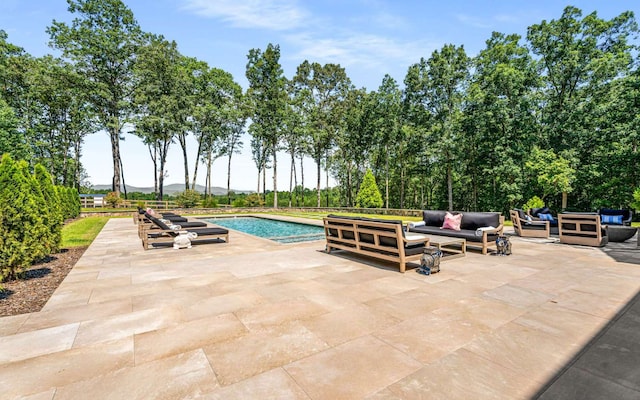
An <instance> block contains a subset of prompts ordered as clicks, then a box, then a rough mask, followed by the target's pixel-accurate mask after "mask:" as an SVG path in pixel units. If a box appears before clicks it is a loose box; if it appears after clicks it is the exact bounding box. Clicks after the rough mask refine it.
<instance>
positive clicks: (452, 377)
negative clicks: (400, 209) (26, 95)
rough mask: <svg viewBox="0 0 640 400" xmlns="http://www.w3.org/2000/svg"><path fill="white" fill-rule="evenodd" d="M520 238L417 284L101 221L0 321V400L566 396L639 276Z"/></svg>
mask: <svg viewBox="0 0 640 400" xmlns="http://www.w3.org/2000/svg"><path fill="white" fill-rule="evenodd" d="M512 242H513V251H514V254H513V255H512V256H509V257H496V256H491V255H487V256H483V255H481V254H480V253H479V252H476V251H473V250H472V251H470V252H469V253H468V254H467V256H466V257H464V258H459V259H455V260H449V261H445V262H443V263H442V265H441V267H442V270H441V272H440V273H438V274H436V275H431V276H424V275H420V274H417V273H415V271H413V270H409V271H408V272H407V273H405V274H401V273H399V272H398V270H397V268H396V267H395V266H393V265H390V264H385V263H379V262H377V261H375V260H372V259H369V258H364V257H359V256H354V255H351V254H348V253H341V252H336V253H332V254H330V255H329V254H325V253H324V251H323V250H324V242H317V241H316V242H308V243H302V244H277V243H274V242H271V241H268V240H263V239H259V238H255V237H252V236H248V235H245V234H241V233H237V232H231V235H230V243H228V244H226V243H224V244H209V245H199V246H194V247H193V248H192V249H183V250H173V249H154V250H149V251H144V250H142V246H141V243H140V240H139V239H138V237H137V230H136V226H135V225H133V224H132V222H131V219H111V220H110V221H109V222H108V223H107V225H106V226H105V228H104V229H103V230H102V232H101V233H100V234H99V235H98V237H97V239H96V240H95V241H94V243H93V244H92V245H91V246H90V247H89V249H88V250H87V251H86V252H85V254H84V256H83V257H82V258H81V259H80V260H79V262H78V264H77V265H76V266H75V267H74V268H73V270H72V271H71V272H70V273H69V275H68V276H67V278H66V279H65V280H64V282H63V283H62V285H61V286H60V287H59V288H58V290H57V291H56V292H55V293H54V295H53V296H52V297H51V299H50V300H49V302H48V303H47V305H46V306H45V307H44V309H43V310H42V311H40V312H38V313H33V314H26V315H19V316H13V317H3V318H0V388H2V389H1V390H2V391H1V397H2V398H28V399H54V398H55V399H56V400H59V399H80V398H86V399H107V398H109V399H150V398H156V399H178V398H190V399H192V398H198V399H235V398H246V399H266V398H273V399H362V398H366V399H416V398H434V399H442V398H447V399H527V398H531V397H533V396H537V395H540V394H541V393H542V392H544V391H545V390H546V394H547V396H548V397H547V398H553V396H552V394H553V393H556V394H564V395H563V396H562V397H563V398H567V396H566V395H567V391H566V390H564V391H563V388H562V387H560V388H558V387H556V389H553V387H554V386H553V384H554V382H560V383H561V382H562V381H563V380H564V379H565V378H566V379H569V378H570V375H567V373H566V372H567V371H569V369H568V368H569V367H570V366H572V365H574V364H575V365H578V366H580V363H584V362H588V357H587V358H586V359H585V357H581V356H583V355H584V354H585V349H589V348H591V347H592V346H593V345H594V343H596V347H597V343H598V342H597V341H594V340H596V339H598V338H600V339H602V335H601V332H603V328H607V327H610V326H611V324H610V322H611V321H617V320H618V317H619V315H618V313H619V312H620V311H621V310H623V309H625V310H626V309H627V308H628V307H627V308H625V307H626V306H627V304H630V303H631V300H632V299H634V296H636V294H637V293H638V292H639V291H640V265H638V264H636V263H625V262H618V261H616V260H615V259H614V258H612V257H611V256H609V255H608V254H607V252H606V251H602V250H601V249H596V248H588V247H579V246H567V245H561V244H558V243H555V242H553V241H551V240H549V241H545V240H532V239H528V240H527V239H520V238H515V237H514V238H512ZM634 245H635V243H634ZM637 308H638V307H636V309H637ZM636 313H637V310H636ZM633 315H634V316H635V317H634V318H636V319H635V320H633V321H632V322H633V323H635V324H636V326H638V325H640V317H637V316H640V314H633ZM625 329H627V331H631V329H630V328H629V326H628V325H625V326H622V327H621V328H620V329H619V331H620V332H625ZM604 331H606V329H605V330H604ZM635 331H636V332H637V330H635ZM614 333H615V332H614ZM620 335H622V334H619V333H618V336H620ZM636 337H637V333H636ZM619 340H624V335H622V338H620V339H619ZM628 340H631V339H628ZM605 344H606V343H605ZM629 347H630V348H631V350H629V351H631V352H632V353H633V352H635V353H633V354H632V356H635V357H636V358H635V359H634V358H631V359H627V360H626V362H627V364H629V363H631V365H632V367H635V372H636V373H637V372H638V365H637V361H638V360H640V354H637V353H638V351H637V346H636V347H635V348H633V346H632V345H629ZM627 353H628V352H627ZM599 357H603V356H599ZM576 360H577V362H576ZM585 360H586V361H585ZM634 360H635V361H634ZM610 361H612V362H613V363H615V362H616V361H615V360H610ZM634 362H635V364H634ZM599 365H601V364H599ZM601 369H602V368H601ZM627 370H628V369H627ZM632 370H633V368H632ZM570 371H573V372H571V373H575V374H583V375H584V374H587V375H588V374H592V375H593V376H594V377H597V379H600V380H602V379H609V378H610V377H609V378H607V374H606V372H605V373H603V372H602V371H598V370H597V368H591V369H589V368H588V367H583V368H580V369H571V370H570ZM627 375H628V374H627ZM558 377H560V379H557V378H558ZM636 377H637V376H633V375H632V376H631V377H629V376H627V377H626V378H625V379H626V380H625V379H623V380H620V381H616V382H613V384H614V385H618V386H616V389H617V390H618V392H616V393H617V395H618V397H617V398H633V397H629V396H632V395H635V396H637V395H638V393H640V384H639V383H638V382H639V381H638V380H637V379H635V380H634V378H636ZM615 379H617V378H615ZM615 379H609V381H610V382H611V381H613V380H615ZM595 380H596V379H595V378H594V379H593V381H595ZM569 381H571V379H569ZM550 385H551V386H550ZM550 388H551V389H550ZM592 393H595V392H592ZM587 397H588V396H587ZM583 398H584V397H583Z"/></svg>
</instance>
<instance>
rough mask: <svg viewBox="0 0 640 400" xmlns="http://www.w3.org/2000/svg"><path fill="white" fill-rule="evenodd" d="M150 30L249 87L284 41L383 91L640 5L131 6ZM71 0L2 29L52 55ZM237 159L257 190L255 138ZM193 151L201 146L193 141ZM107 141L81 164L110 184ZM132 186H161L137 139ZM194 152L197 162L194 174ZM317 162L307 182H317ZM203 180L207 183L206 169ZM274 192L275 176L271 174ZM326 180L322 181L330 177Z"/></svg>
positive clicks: (221, 167)
mask: <svg viewBox="0 0 640 400" xmlns="http://www.w3.org/2000/svg"><path fill="white" fill-rule="evenodd" d="M125 3H126V4H127V6H128V7H129V8H131V10H132V11H133V13H134V15H135V17H136V19H137V20H138V23H139V24H140V26H141V27H142V29H143V30H144V31H147V32H153V33H156V34H162V35H164V36H165V37H166V38H167V39H170V40H175V41H176V42H177V43H178V47H179V49H180V51H181V52H182V53H183V54H185V55H187V56H192V57H196V58H198V59H200V60H203V61H206V62H208V63H209V65H210V66H214V67H217V68H221V69H224V70H226V71H228V72H230V73H231V74H233V76H234V78H235V80H236V81H237V82H238V83H240V84H241V85H242V86H243V87H244V88H246V87H247V81H246V78H245V76H244V72H245V65H246V60H247V53H248V51H249V50H250V49H252V48H260V49H264V48H266V46H267V44H268V43H274V44H279V45H280V48H281V60H280V61H281V64H282V66H283V69H284V72H285V75H286V76H287V77H289V78H290V77H292V76H293V75H294V74H295V71H296V67H297V66H298V65H299V64H300V63H302V62H303V61H304V60H309V61H310V62H319V63H321V64H324V63H337V64H340V65H342V66H343V67H344V68H345V69H346V71H347V74H348V76H349V77H350V79H351V81H352V83H353V84H354V85H355V86H357V87H366V88H367V89H369V90H375V89H377V87H378V86H379V84H380V82H381V81H382V78H383V76H384V75H385V74H387V73H388V74H389V75H391V76H392V77H393V78H395V79H396V80H397V81H398V82H399V83H402V81H403V79H404V75H405V73H406V71H407V68H408V67H409V65H411V64H413V63H415V62H418V61H419V60H420V57H425V58H428V57H429V56H430V54H431V53H432V52H433V51H434V50H436V49H439V48H441V47H442V46H443V45H445V44H447V43H453V44H455V45H463V46H464V48H465V50H466V52H467V54H468V55H470V56H474V55H476V54H477V53H478V52H479V51H480V50H482V49H483V48H484V45H485V41H486V40H487V39H488V38H489V37H490V35H491V32H492V31H498V32H503V33H507V34H510V33H518V34H520V35H522V36H523V37H524V36H525V35H526V30H527V27H528V26H530V25H532V24H536V23H540V22H541V21H542V20H545V19H546V20H550V19H557V18H559V17H560V16H561V14H562V10H563V9H564V7H565V6H567V5H569V4H571V5H574V6H576V7H578V8H580V9H581V10H582V11H583V14H584V15H586V14H588V13H591V12H593V11H597V12H598V15H599V16H600V17H601V18H606V19H610V18H612V17H614V16H616V15H618V14H620V13H621V12H623V11H626V10H631V11H633V12H634V13H635V14H636V18H637V17H638V14H640V5H639V3H638V2H637V0H636V1H632V0H615V1H611V0H609V1H573V2H571V3H564V2H561V1H553V0H536V1H515V0H514V1H507V0H504V1H497V0H496V1H472V0H467V1H456V0H450V1H417V0H416V1H407V0H324V1H302V0H300V1H296V0H125ZM72 18H73V16H72V15H71V14H70V13H69V12H68V11H67V3H66V1H64V0H29V1H25V0H2V1H1V2H0V29H3V30H5V31H6V32H7V34H8V35H9V41H10V42H11V43H13V44H16V45H19V46H21V47H23V48H24V49H25V50H26V51H27V52H29V53H30V54H32V55H34V56H42V55H44V54H47V53H52V52H53V51H52V50H51V49H50V48H49V47H48V46H47V42H48V40H49V38H48V35H47V34H46V32H45V29H46V27H47V26H49V25H51V22H52V20H53V19H55V20H57V21H70V20H71V19H72ZM244 142H245V144H244V151H243V154H241V155H235V156H234V157H233V159H232V160H233V165H232V178H231V179H232V183H231V186H232V188H235V189H248V190H252V189H255V187H256V184H257V177H256V169H255V165H254V163H253V161H252V160H251V155H250V150H249V148H250V147H249V138H248V137H245V140H244ZM190 145H191V150H192V152H195V147H196V146H195V143H190ZM109 149H110V146H109V139H108V137H107V135H106V134H104V133H97V134H94V135H90V136H89V137H88V138H87V139H86V143H85V147H84V155H83V158H82V161H83V163H84V165H85V168H86V169H87V172H88V174H89V176H90V179H89V181H90V182H91V183H93V184H105V183H109V182H110V181H111V175H112V171H111V167H110V166H111V154H110V150H109ZM122 157H123V163H124V167H125V179H126V181H127V184H130V185H134V186H152V185H153V169H152V168H153V167H152V164H151V161H150V159H149V156H148V153H147V151H146V148H145V147H144V146H143V145H142V144H141V143H140V141H139V139H137V138H136V137H134V136H131V135H127V138H126V140H125V141H124V143H123V144H122ZM193 159H194V156H193V155H192V156H191V159H190V165H191V171H193V161H194V160H193ZM226 163H227V160H226V159H220V160H218V161H216V162H215V163H214V178H213V184H214V186H221V187H226ZM182 168H183V167H182V157H181V155H180V151H179V145H178V144H175V145H174V146H173V149H172V150H171V154H170V156H169V160H168V166H167V170H168V178H167V180H166V182H167V183H178V182H181V180H182V179H183V178H182V177H183V170H182ZM278 171H279V172H278V178H279V179H278V189H279V190H283V189H287V188H288V181H289V164H288V157H287V156H286V155H284V154H283V155H281V156H279V157H278ZM314 171H315V168H314V165H313V163H312V162H311V161H309V163H308V164H305V183H306V185H307V186H313V185H314V183H313V182H315V180H316V177H315V172H314ZM200 175H201V176H200V179H199V181H200V182H201V183H202V182H204V174H203V173H200ZM267 181H268V187H271V184H270V183H271V178H270V177H269V174H268V177H267ZM323 182H324V179H323Z"/></svg>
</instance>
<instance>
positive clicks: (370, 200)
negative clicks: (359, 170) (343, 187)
mask: <svg viewBox="0 0 640 400" xmlns="http://www.w3.org/2000/svg"><path fill="white" fill-rule="evenodd" d="M382 204H383V201H382V194H381V193H380V190H379V189H378V185H377V184H376V178H375V177H374V176H373V172H371V170H370V169H368V170H367V172H366V173H365V174H364V178H363V179H362V184H361V185H360V190H359V191H358V195H357V196H356V207H364V208H380V207H382Z"/></svg>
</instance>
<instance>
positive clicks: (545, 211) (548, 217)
mask: <svg viewBox="0 0 640 400" xmlns="http://www.w3.org/2000/svg"><path fill="white" fill-rule="evenodd" d="M541 214H542V216H541ZM527 215H529V216H530V217H531V219H532V220H533V221H549V226H551V227H556V226H558V217H554V216H553V214H552V213H551V210H549V208H548V207H541V208H532V209H530V210H529V211H527Z"/></svg>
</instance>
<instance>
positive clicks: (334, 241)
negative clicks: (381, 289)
mask: <svg viewBox="0 0 640 400" xmlns="http://www.w3.org/2000/svg"><path fill="white" fill-rule="evenodd" d="M323 222H324V233H325V237H326V240H327V253H331V250H332V249H340V250H346V251H350V252H353V253H358V254H362V255H366V256H369V257H374V258H378V259H382V260H386V261H392V262H396V263H398V264H399V268H400V272H405V271H406V265H407V263H408V262H411V261H418V260H420V258H421V257H422V252H420V253H418V254H412V255H407V254H406V253H405V246H406V245H407V244H418V243H422V245H423V246H428V245H429V238H428V237H426V236H423V235H416V234H413V235H412V237H411V238H406V237H405V236H404V234H403V228H402V224H400V223H392V222H378V221H370V220H366V219H351V218H340V217H332V216H329V217H325V218H324V219H323ZM363 235H366V237H372V238H373V241H372V242H371V241H363V240H362V236H363ZM394 240H395V243H396V246H389V245H385V243H387V244H388V243H390V242H393V241H394Z"/></svg>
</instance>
